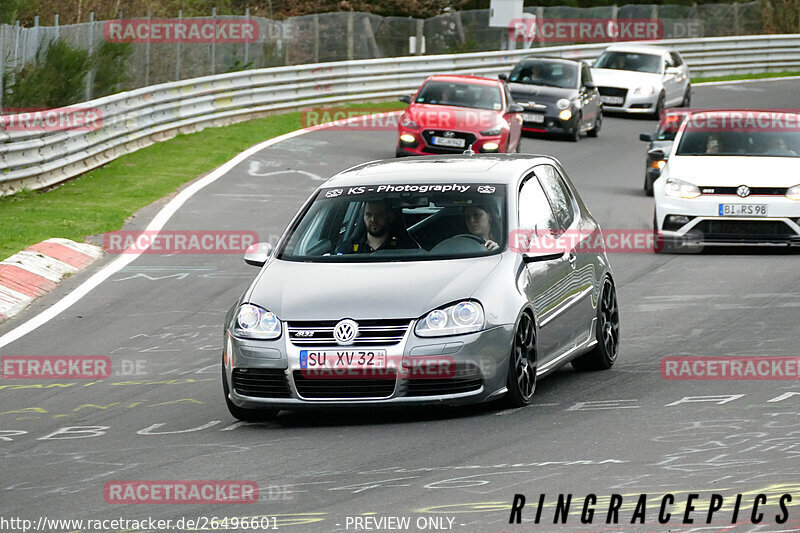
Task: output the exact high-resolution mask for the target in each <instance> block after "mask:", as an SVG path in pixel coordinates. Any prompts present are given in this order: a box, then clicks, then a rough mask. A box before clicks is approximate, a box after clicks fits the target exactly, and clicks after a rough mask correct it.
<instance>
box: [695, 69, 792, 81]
mask: <svg viewBox="0 0 800 533" xmlns="http://www.w3.org/2000/svg"><path fill="white" fill-rule="evenodd" d="M784 76H800V72H760V73H758V74H730V75H728V76H711V77H709V78H692V83H693V84H694V83H703V82H707V81H738V80H761V79H767V78H783V77H784Z"/></svg>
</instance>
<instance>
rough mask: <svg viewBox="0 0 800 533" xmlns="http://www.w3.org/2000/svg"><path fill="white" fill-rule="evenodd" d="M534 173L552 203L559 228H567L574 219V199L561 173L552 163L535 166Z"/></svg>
mask: <svg viewBox="0 0 800 533" xmlns="http://www.w3.org/2000/svg"><path fill="white" fill-rule="evenodd" d="M536 175H537V176H539V179H540V180H541V181H542V186H543V187H544V191H545V194H547V197H548V198H549V199H550V203H551V204H553V211H554V212H555V215H556V219H557V220H558V223H559V224H560V225H561V228H562V229H567V228H569V227H570V226H571V225H572V222H573V220H575V199H574V198H573V197H572V193H571V192H570V191H569V188H568V187H567V185H566V184H565V183H564V179H563V178H562V177H561V174H559V172H558V170H556V168H555V167H554V166H552V165H540V166H538V167H536Z"/></svg>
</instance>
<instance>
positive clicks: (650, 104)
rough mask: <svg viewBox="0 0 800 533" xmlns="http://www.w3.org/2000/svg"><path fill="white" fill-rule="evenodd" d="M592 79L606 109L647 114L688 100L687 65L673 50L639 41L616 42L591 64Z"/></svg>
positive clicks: (657, 112)
mask: <svg viewBox="0 0 800 533" xmlns="http://www.w3.org/2000/svg"><path fill="white" fill-rule="evenodd" d="M592 79H593V80H594V83H595V85H596V86H597V88H598V90H599V91H600V99H601V100H602V101H603V108H604V109H605V110H607V111H618V112H624V113H638V114H649V115H652V116H654V117H655V118H658V117H660V116H661V112H662V111H663V110H664V108H666V107H679V106H681V107H688V106H689V105H690V104H691V101H692V86H691V79H690V77H689V67H688V66H687V65H686V62H685V61H684V60H683V58H682V57H681V54H680V53H679V52H678V51H677V50H673V49H670V48H665V47H662V46H653V45H643V44H616V45H613V46H610V47H608V48H607V49H606V51H605V52H603V53H602V54H601V55H600V57H598V58H597V60H596V61H595V62H594V64H593V66H592Z"/></svg>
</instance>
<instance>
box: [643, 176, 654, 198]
mask: <svg viewBox="0 0 800 533" xmlns="http://www.w3.org/2000/svg"><path fill="white" fill-rule="evenodd" d="M644 193H645V194H646V195H647V196H653V182H652V181H650V176H648V175H647V173H645V175H644Z"/></svg>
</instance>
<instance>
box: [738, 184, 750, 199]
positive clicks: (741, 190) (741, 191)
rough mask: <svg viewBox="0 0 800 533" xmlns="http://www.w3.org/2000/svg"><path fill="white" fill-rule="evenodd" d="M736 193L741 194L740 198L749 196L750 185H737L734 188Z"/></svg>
mask: <svg viewBox="0 0 800 533" xmlns="http://www.w3.org/2000/svg"><path fill="white" fill-rule="evenodd" d="M736 194H738V195H739V196H741V197H742V198H747V197H748V196H750V187H748V186H747V185H739V188H738V189H736Z"/></svg>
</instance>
